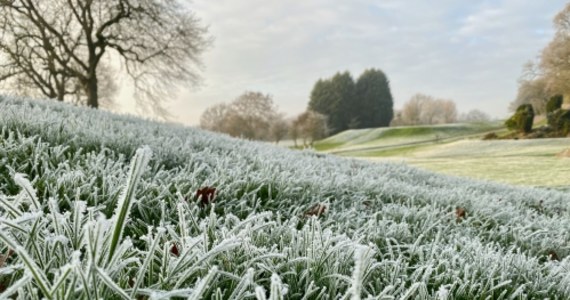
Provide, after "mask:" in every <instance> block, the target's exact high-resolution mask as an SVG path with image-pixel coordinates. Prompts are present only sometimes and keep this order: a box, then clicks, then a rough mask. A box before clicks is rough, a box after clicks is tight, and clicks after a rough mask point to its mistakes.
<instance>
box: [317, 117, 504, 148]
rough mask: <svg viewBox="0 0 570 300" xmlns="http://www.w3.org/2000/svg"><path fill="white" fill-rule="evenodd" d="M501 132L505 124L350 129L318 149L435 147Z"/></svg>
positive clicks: (321, 142)
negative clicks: (406, 145) (438, 144)
mask: <svg viewBox="0 0 570 300" xmlns="http://www.w3.org/2000/svg"><path fill="white" fill-rule="evenodd" d="M501 130H503V125H502V124H501V123H500V122H493V123H473V124H444V125H430V126H402V127H389V128H374V129H358V130H347V131H344V132H341V133H339V134H337V135H334V136H332V137H329V138H327V139H324V140H322V141H319V142H318V143H316V145H315V149H316V150H318V151H327V152H342V151H348V150H359V149H365V148H366V149H367V148H373V147H399V146H400V145H405V144H415V143H420V144H433V143H435V142H441V141H442V140H452V139H456V138H462V137H472V136H481V135H483V134H484V133H486V132H489V131H501Z"/></svg>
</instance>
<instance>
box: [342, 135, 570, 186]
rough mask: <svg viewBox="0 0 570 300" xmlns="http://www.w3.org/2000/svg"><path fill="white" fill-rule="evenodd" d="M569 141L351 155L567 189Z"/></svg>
mask: <svg viewBox="0 0 570 300" xmlns="http://www.w3.org/2000/svg"><path fill="white" fill-rule="evenodd" d="M565 149H570V139H531V140H492V141H483V140H475V139H473V140H462V141H456V142H451V143H445V144H433V145H421V146H413V147H402V148H397V149H388V150H378V151H362V152H351V153H347V155H350V156H355V157H361V158H363V159H366V160H371V161H385V160H389V161H395V162H405V163H407V164H410V165H413V166H417V167H420V168H424V169H427V170H432V171H436V172H440V173H444V174H449V175H457V176H464V177H470V178H476V179H483V180H492V181H498V182H504V183H509V184H516V185H526V186H537V187H549V188H560V189H566V190H570V177H569V176H568V174H570V157H562V156H559V155H558V154H560V153H561V152H563V151H564V150H565Z"/></svg>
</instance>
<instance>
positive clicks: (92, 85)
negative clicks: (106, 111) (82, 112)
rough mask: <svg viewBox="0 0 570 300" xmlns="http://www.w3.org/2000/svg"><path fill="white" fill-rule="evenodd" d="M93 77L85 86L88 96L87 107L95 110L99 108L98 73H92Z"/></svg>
mask: <svg viewBox="0 0 570 300" xmlns="http://www.w3.org/2000/svg"><path fill="white" fill-rule="evenodd" d="M91 73H92V74H91V76H89V79H88V80H87V84H86V85H85V94H87V106H89V107H93V108H99V95H98V90H97V74H96V72H94V71H93V72H91Z"/></svg>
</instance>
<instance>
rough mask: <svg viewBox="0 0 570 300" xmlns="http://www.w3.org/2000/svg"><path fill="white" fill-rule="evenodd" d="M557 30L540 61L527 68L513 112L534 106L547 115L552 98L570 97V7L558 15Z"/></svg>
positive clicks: (513, 105)
mask: <svg viewBox="0 0 570 300" xmlns="http://www.w3.org/2000/svg"><path fill="white" fill-rule="evenodd" d="M554 29H555V30H556V33H555V34H554V38H553V39H552V41H551V42H550V43H549V44H548V45H547V46H546V47H545V48H544V49H543V50H542V53H541V54H540V57H539V58H538V60H537V61H536V62H529V63H527V64H525V65H524V66H523V74H522V76H521V78H520V79H519V89H518V93H517V97H516V99H515V100H514V101H513V102H512V103H511V105H510V109H511V110H512V111H514V110H516V109H517V107H519V106H520V105H522V104H531V105H532V106H533V109H534V111H535V112H536V113H538V114H543V113H545V111H546V103H547V102H548V100H549V99H550V98H551V97H553V96H555V95H564V96H565V97H568V96H570V60H569V58H570V4H567V5H566V7H565V8H564V9H563V10H562V11H560V12H559V13H558V14H557V15H556V16H555V18H554Z"/></svg>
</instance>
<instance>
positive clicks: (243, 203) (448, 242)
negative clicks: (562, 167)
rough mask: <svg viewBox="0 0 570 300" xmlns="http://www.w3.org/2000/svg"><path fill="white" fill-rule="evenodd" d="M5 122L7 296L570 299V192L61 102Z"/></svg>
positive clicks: (2, 240)
mask: <svg viewBox="0 0 570 300" xmlns="http://www.w3.org/2000/svg"><path fill="white" fill-rule="evenodd" d="M0 127H1V132H0V214H1V217H0V226H1V230H0V253H1V254H2V258H1V260H0V263H1V265H0V283H1V285H2V286H1V287H2V289H3V293H2V294H0V297H3V298H6V297H17V298H21V299H40V298H45V299H73V298H75V299H78V298H81V299H131V298H135V299H166V298H175V299H176V298H191V299H198V298H200V297H202V298H209V299H243V298H252V299H255V298H257V299H285V298H287V299H344V298H350V299H368V298H370V299H474V298H477V299H523V298H541V299H542V298H550V299H567V298H568V297H570V273H569V272H568V269H569V268H570V260H569V259H568V258H567V257H568V255H570V244H569V242H570V218H569V217H570V213H569V212H570V210H569V209H570V195H569V194H564V193H562V192H556V191H546V190H540V189H529V188H515V187H509V186H503V185H498V184H491V183H484V182H475V181H467V180H463V179H459V178H454V177H446V176H442V175H436V174H433V173H428V172H424V171H421V170H418V169H415V168H410V167H407V166H405V165H398V164H372V163H368V162H363V161H356V160H351V159H345V158H339V157H333V156H328V155H320V154H315V153H312V152H301V151H291V150H287V149H282V148H277V147H273V146H270V145H266V144H258V143H251V142H246V141H240V140H235V139H231V138H228V137H225V136H221V135H215V134H210V133H206V132H203V131H199V130H196V129H192V128H186V127H182V126H176V125H168V124H161V123H153V122H147V121H144V120H140V119H136V118H132V117H124V116H115V115H112V114H110V113H106V112H101V111H95V110H90V109H84V108H74V107H70V106H67V105H63V104H58V103H48V102H37V101H23V100H18V99H6V98H0ZM206 187H208V189H205V188H206ZM212 189H215V195H212V194H208V195H207V196H208V197H205V196H206V195H205V194H206V192H203V191H211V190H212ZM199 190H200V191H202V193H201V194H202V197H201V198H199V199H196V193H197V191H199ZM198 194H200V193H198ZM209 196H214V198H213V199H212V198H211V197H209ZM457 208H459V209H457Z"/></svg>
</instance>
